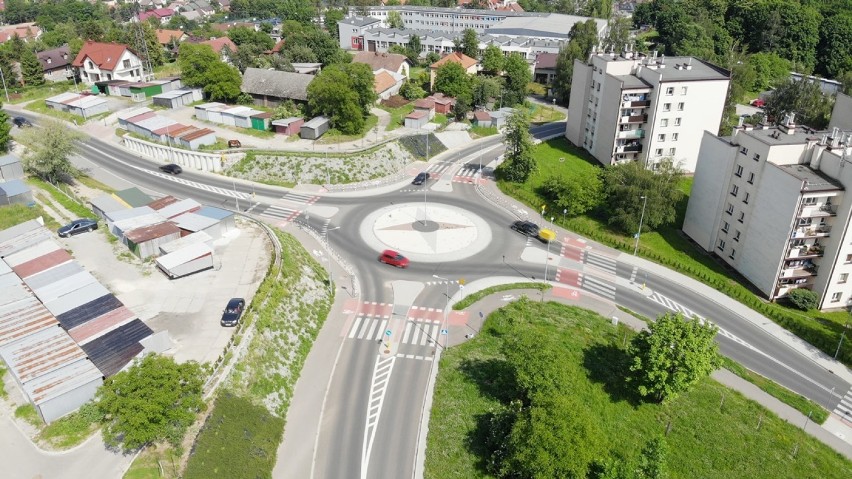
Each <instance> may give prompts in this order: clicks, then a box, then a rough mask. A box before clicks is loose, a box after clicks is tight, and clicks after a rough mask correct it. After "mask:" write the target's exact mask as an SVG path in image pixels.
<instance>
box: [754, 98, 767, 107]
mask: <svg viewBox="0 0 852 479" xmlns="http://www.w3.org/2000/svg"><path fill="white" fill-rule="evenodd" d="M765 105H766V102H765V101H763V100H762V99H760V98H758V99H757V100H752V101H751V106H756V107H757V108H763V107H764V106H765Z"/></svg>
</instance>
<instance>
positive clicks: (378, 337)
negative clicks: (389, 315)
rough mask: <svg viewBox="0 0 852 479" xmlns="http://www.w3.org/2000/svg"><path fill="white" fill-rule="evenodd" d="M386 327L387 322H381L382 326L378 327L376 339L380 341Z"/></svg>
mask: <svg viewBox="0 0 852 479" xmlns="http://www.w3.org/2000/svg"><path fill="white" fill-rule="evenodd" d="M387 325H388V320H384V321H382V325H381V326H379V331H378V333H376V339H382V335H384V334H385V328H386V327H387Z"/></svg>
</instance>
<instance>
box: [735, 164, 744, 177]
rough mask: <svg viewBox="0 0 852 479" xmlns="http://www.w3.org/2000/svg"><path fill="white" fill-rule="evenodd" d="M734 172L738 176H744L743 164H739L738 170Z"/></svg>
mask: <svg viewBox="0 0 852 479" xmlns="http://www.w3.org/2000/svg"><path fill="white" fill-rule="evenodd" d="M734 174H735V175H736V176H737V177H739V178H742V176H743V165H737V171H736V172H734Z"/></svg>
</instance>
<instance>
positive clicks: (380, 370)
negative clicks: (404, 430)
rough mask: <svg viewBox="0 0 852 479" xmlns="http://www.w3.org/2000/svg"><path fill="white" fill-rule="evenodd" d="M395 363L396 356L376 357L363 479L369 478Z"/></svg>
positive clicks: (368, 415) (363, 453)
mask: <svg viewBox="0 0 852 479" xmlns="http://www.w3.org/2000/svg"><path fill="white" fill-rule="evenodd" d="M395 361H396V356H390V357H387V358H382V357H381V356H377V357H376V366H375V367H374V368H373V379H372V381H371V383H370V398H369V400H368V401H367V404H368V406H367V424H366V427H365V428H364V443H363V444H362V448H361V479H366V477H367V466H369V464H370V453H371V452H372V451H373V441H374V440H375V439H376V429H378V425H379V417H380V416H381V414H382V405H383V404H384V402H385V394H386V393H387V388H388V383H389V382H390V378H391V373H392V372H393V364H394V362H395Z"/></svg>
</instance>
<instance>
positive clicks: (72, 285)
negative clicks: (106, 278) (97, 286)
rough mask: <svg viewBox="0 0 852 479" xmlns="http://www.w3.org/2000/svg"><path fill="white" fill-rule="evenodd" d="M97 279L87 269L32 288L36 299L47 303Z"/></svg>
mask: <svg viewBox="0 0 852 479" xmlns="http://www.w3.org/2000/svg"><path fill="white" fill-rule="evenodd" d="M97 282H98V280H97V279H96V278H95V277H94V276H92V274H91V273H89V272H88V271H80V272H79V273H77V274H73V275H71V276H68V277H67V278H63V279H61V280H59V281H54V282H53V283H50V284H48V285H45V286H42V287H41V288H39V289H36V290H33V292H34V293H35V295H36V296H38V299H40V300H41V302H43V303H48V302H50V301H53V300H54V299H57V298H61V297H62V296H65V295H67V294H71V293H73V292H74V291H77V290H78V289H80V288H85V287H86V286H88V285H90V284H93V283H97Z"/></svg>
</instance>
